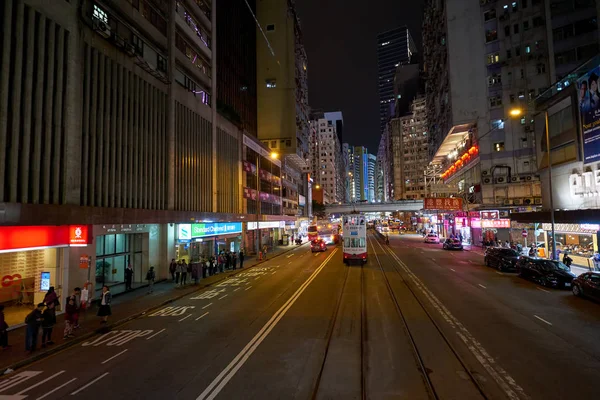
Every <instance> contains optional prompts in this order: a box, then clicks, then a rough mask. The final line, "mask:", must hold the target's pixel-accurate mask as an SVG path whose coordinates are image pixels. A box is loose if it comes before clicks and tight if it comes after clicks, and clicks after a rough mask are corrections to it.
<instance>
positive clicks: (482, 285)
mask: <svg viewBox="0 0 600 400" xmlns="http://www.w3.org/2000/svg"><path fill="white" fill-rule="evenodd" d="M477 285H479V286H480V287H482V288H484V289H487V288H486V287H485V286H483V285H482V284H481V283H478V284H477Z"/></svg>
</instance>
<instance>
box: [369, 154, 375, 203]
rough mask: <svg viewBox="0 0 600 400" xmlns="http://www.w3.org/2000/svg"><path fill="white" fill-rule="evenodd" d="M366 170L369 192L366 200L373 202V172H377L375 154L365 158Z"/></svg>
mask: <svg viewBox="0 0 600 400" xmlns="http://www.w3.org/2000/svg"><path fill="white" fill-rule="evenodd" d="M367 162H368V168H367V175H368V176H367V181H368V186H369V192H368V196H367V200H368V201H369V202H373V201H375V179H376V175H375V171H376V170H377V157H376V156H375V154H369V155H368V156H367Z"/></svg>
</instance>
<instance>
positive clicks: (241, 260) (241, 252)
mask: <svg viewBox="0 0 600 400" xmlns="http://www.w3.org/2000/svg"><path fill="white" fill-rule="evenodd" d="M239 258H240V268H244V249H241V250H240V255H239Z"/></svg>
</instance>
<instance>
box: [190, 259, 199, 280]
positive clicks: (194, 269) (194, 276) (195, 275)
mask: <svg viewBox="0 0 600 400" xmlns="http://www.w3.org/2000/svg"><path fill="white" fill-rule="evenodd" d="M190 267H191V269H192V271H191V274H192V275H191V277H192V279H193V280H194V285H197V284H198V263H193V264H192V263H190Z"/></svg>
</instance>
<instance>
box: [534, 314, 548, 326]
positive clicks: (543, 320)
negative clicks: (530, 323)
mask: <svg viewBox="0 0 600 400" xmlns="http://www.w3.org/2000/svg"><path fill="white" fill-rule="evenodd" d="M533 316H534V317H536V318H537V319H539V320H540V321H542V322H545V323H547V324H548V325H550V326H552V322H548V321H546V320H545V319H544V318H540V317H538V316H537V315H535V314H534V315H533Z"/></svg>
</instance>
